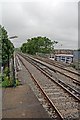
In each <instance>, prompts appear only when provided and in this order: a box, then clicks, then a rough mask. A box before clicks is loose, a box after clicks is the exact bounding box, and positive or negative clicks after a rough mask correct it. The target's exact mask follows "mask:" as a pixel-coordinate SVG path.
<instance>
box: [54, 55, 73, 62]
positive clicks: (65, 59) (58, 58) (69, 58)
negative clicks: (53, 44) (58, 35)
mask: <svg viewBox="0 0 80 120" xmlns="http://www.w3.org/2000/svg"><path fill="white" fill-rule="evenodd" d="M54 60H56V61H61V62H64V63H69V64H70V63H72V62H73V55H72V54H55V57H54Z"/></svg>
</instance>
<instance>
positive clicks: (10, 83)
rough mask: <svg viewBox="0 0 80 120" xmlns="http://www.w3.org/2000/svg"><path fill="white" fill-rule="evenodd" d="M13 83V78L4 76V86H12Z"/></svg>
mask: <svg viewBox="0 0 80 120" xmlns="http://www.w3.org/2000/svg"><path fill="white" fill-rule="evenodd" d="M12 85H13V83H12V80H11V79H10V80H9V79H8V77H6V76H5V77H4V81H3V82H2V87H11V86H12Z"/></svg>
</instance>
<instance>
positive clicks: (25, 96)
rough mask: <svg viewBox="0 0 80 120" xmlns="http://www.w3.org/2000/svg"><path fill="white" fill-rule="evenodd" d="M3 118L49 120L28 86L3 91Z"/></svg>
mask: <svg viewBox="0 0 80 120" xmlns="http://www.w3.org/2000/svg"><path fill="white" fill-rule="evenodd" d="M2 117H3V118H49V116H48V114H47V112H46V111H45V109H44V108H43V107H42V105H41V104H40V103H39V101H38V99H37V98H36V96H35V95H34V93H33V91H32V90H31V88H30V87H29V86H28V85H26V84H25V85H21V86H18V87H15V88H6V89H5V90H3V105H2Z"/></svg>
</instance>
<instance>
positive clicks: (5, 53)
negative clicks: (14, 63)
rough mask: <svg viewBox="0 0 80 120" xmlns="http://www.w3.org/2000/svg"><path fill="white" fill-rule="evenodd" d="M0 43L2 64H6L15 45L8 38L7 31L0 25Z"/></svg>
mask: <svg viewBox="0 0 80 120" xmlns="http://www.w3.org/2000/svg"><path fill="white" fill-rule="evenodd" d="M0 31H1V33H0V43H1V47H2V65H3V66H5V64H6V63H8V60H9V59H10V58H11V57H12V54H13V52H14V46H13V44H12V43H11V41H10V40H9V39H8V35H7V31H6V30H5V28H4V27H2V26H1V25H0Z"/></svg>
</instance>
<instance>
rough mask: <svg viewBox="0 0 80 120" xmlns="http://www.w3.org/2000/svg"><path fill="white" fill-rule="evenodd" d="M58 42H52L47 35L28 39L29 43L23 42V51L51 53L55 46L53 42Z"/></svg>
mask: <svg viewBox="0 0 80 120" xmlns="http://www.w3.org/2000/svg"><path fill="white" fill-rule="evenodd" d="M54 43H56V44H57V42H56V41H54V42H52V41H51V40H50V39H49V38H46V37H34V38H31V39H28V40H27V43H23V44H22V46H21V51H22V52H23V53H28V54H36V53H45V54H46V53H50V52H51V51H52V50H53V49H54V46H53V44H54Z"/></svg>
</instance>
